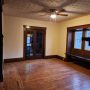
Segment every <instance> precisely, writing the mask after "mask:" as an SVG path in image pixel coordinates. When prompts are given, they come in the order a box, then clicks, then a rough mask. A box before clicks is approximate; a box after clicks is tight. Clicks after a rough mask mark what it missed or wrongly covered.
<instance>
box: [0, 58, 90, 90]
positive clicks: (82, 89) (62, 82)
mask: <svg viewBox="0 0 90 90" xmlns="http://www.w3.org/2000/svg"><path fill="white" fill-rule="evenodd" d="M0 90H90V70H88V69H86V68H83V67H81V66H78V65H76V64H73V63H70V62H64V61H61V60H58V59H42V60H40V59H39V60H30V61H22V62H15V63H5V65H4V82H3V83H0Z"/></svg>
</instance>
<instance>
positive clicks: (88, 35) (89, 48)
mask: <svg viewBox="0 0 90 90" xmlns="http://www.w3.org/2000/svg"><path fill="white" fill-rule="evenodd" d="M86 37H90V31H86ZM85 50H88V51H90V45H89V42H88V41H85Z"/></svg>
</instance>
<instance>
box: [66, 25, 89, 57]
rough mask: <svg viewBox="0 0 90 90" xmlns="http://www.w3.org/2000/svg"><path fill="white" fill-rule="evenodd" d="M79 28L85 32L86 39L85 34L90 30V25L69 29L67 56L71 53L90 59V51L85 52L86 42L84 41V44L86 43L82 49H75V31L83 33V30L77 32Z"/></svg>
mask: <svg viewBox="0 0 90 90" xmlns="http://www.w3.org/2000/svg"><path fill="white" fill-rule="evenodd" d="M79 28H82V31H83V36H82V37H86V36H85V33H86V31H88V28H90V24H87V25H80V26H74V27H68V28H67V45H66V54H67V53H71V54H74V55H78V56H83V57H87V58H90V51H88V50H85V40H83V41H82V43H84V44H82V49H75V48H74V40H75V39H74V38H75V31H81V30H77V29H79Z"/></svg>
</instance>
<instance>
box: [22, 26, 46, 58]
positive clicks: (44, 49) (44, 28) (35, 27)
mask: <svg viewBox="0 0 90 90" xmlns="http://www.w3.org/2000/svg"><path fill="white" fill-rule="evenodd" d="M29 27H30V28H27V27H26V25H23V30H24V32H23V59H25V33H26V31H33V30H34V31H35V30H41V31H43V33H44V38H43V42H44V44H43V58H44V57H45V51H46V27H38V26H29ZM31 59H32V57H31ZM35 59H38V58H35Z"/></svg>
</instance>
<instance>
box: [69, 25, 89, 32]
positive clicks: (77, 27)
mask: <svg viewBox="0 0 90 90" xmlns="http://www.w3.org/2000/svg"><path fill="white" fill-rule="evenodd" d="M88 27H90V24H85V25H79V26H72V27H68V28H67V29H68V30H69V31H72V30H75V29H79V28H88Z"/></svg>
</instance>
